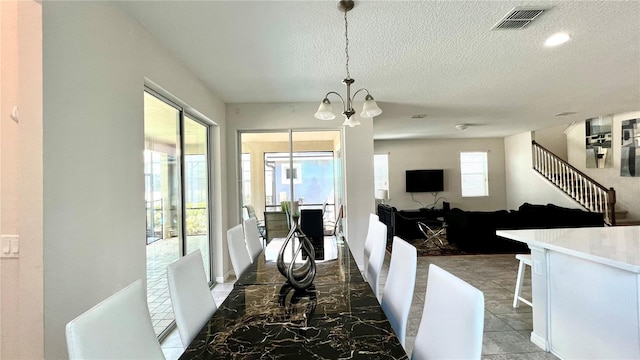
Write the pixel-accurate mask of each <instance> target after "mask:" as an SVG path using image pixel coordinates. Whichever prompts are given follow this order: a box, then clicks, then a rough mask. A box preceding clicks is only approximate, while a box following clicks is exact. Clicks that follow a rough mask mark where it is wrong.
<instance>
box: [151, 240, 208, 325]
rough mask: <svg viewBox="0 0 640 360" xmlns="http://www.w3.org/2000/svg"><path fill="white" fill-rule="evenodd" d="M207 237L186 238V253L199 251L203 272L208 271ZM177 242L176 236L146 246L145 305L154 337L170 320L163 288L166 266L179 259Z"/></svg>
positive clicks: (169, 300) (165, 280) (170, 313)
mask: <svg viewBox="0 0 640 360" xmlns="http://www.w3.org/2000/svg"><path fill="white" fill-rule="evenodd" d="M208 240H209V237H208V236H207V235H197V236H188V237H187V243H188V244H189V250H190V251H193V250H195V248H197V249H200V250H201V252H202V255H203V261H204V264H205V270H206V271H207V272H208V271H209V251H205V249H208V247H209V246H208V243H207V242H208ZM179 248H180V242H179V241H178V238H177V237H172V238H167V239H160V240H157V241H154V242H153V243H151V244H149V245H147V303H148V305H149V313H150V314H151V321H152V322H153V328H154V330H155V332H156V335H159V334H160V333H161V332H162V331H163V330H164V329H166V328H167V326H169V325H170V324H171V322H172V321H173V320H174V317H173V310H172V309H171V298H170V297H169V288H168V285H167V266H168V265H169V264H171V263H172V262H174V261H176V260H178V258H179V253H180V251H179Z"/></svg>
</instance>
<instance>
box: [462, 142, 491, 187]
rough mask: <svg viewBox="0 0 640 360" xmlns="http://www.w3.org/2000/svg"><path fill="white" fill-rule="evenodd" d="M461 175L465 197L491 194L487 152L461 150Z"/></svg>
mask: <svg viewBox="0 0 640 360" xmlns="http://www.w3.org/2000/svg"><path fill="white" fill-rule="evenodd" d="M460 176H461V179H460V180H461V181H460V183H461V185H462V196H463V197H478V196H489V167H488V166H487V152H486V151H478V152H461V153H460Z"/></svg>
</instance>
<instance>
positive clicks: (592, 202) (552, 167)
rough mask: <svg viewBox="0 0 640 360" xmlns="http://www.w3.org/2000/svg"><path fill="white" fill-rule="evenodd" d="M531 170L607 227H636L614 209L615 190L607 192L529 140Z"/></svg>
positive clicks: (624, 212) (623, 213) (623, 211)
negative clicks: (530, 146) (600, 218)
mask: <svg viewBox="0 0 640 360" xmlns="http://www.w3.org/2000/svg"><path fill="white" fill-rule="evenodd" d="M532 146H533V169H534V170H535V171H536V172H538V173H539V174H540V175H542V176H543V177H544V178H546V179H547V180H549V181H550V182H551V183H553V184H554V185H555V186H556V187H557V188H558V189H560V190H562V191H563V192H564V193H565V194H567V195H569V196H570V197H571V198H572V199H573V200H575V201H576V202H577V203H579V204H580V205H582V206H583V207H584V208H585V209H587V210H589V211H592V212H599V213H602V214H603V215H604V221H605V223H606V224H607V225H610V226H613V225H640V222H639V221H637V220H632V219H627V211H626V210H616V208H615V206H616V191H615V190H614V189H613V188H609V189H607V188H606V187H604V186H602V185H600V184H599V183H598V182H596V181H595V180H593V179H591V178H590V177H588V176H587V175H586V174H584V173H583V172H581V171H580V170H578V169H576V168H574V167H573V166H571V165H570V164H569V163H567V162H566V161H564V160H562V159H561V158H559V157H557V156H556V155H555V154H553V153H552V152H550V151H549V150H547V149H545V148H544V147H543V146H541V145H540V144H538V143H536V142H535V141H532Z"/></svg>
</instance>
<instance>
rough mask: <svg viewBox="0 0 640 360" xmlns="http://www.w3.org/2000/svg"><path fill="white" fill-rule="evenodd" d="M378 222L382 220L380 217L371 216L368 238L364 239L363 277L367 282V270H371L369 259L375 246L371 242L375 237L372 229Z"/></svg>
mask: <svg viewBox="0 0 640 360" xmlns="http://www.w3.org/2000/svg"><path fill="white" fill-rule="evenodd" d="M376 221H380V218H378V215H376V214H373V213H372V214H369V225H368V227H367V236H366V237H365V238H364V259H363V260H364V262H363V264H364V265H363V267H362V277H364V279H365V280H367V269H368V268H369V257H371V247H372V246H373V241H372V240H371V237H372V236H373V234H372V230H371V229H372V228H373V224H374V223H375V222H376Z"/></svg>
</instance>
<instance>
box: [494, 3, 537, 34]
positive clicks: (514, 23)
mask: <svg viewBox="0 0 640 360" xmlns="http://www.w3.org/2000/svg"><path fill="white" fill-rule="evenodd" d="M547 10H549V9H548V8H532V7H516V8H514V9H513V10H511V11H510V12H509V13H508V14H507V15H506V16H505V17H503V18H502V20H500V21H498V23H497V24H496V25H494V26H493V30H518V29H524V28H525V27H526V26H527V25H529V24H530V23H531V22H532V21H533V20H534V19H536V18H537V17H538V16H540V14H542V13H543V12H545V11H547Z"/></svg>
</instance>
